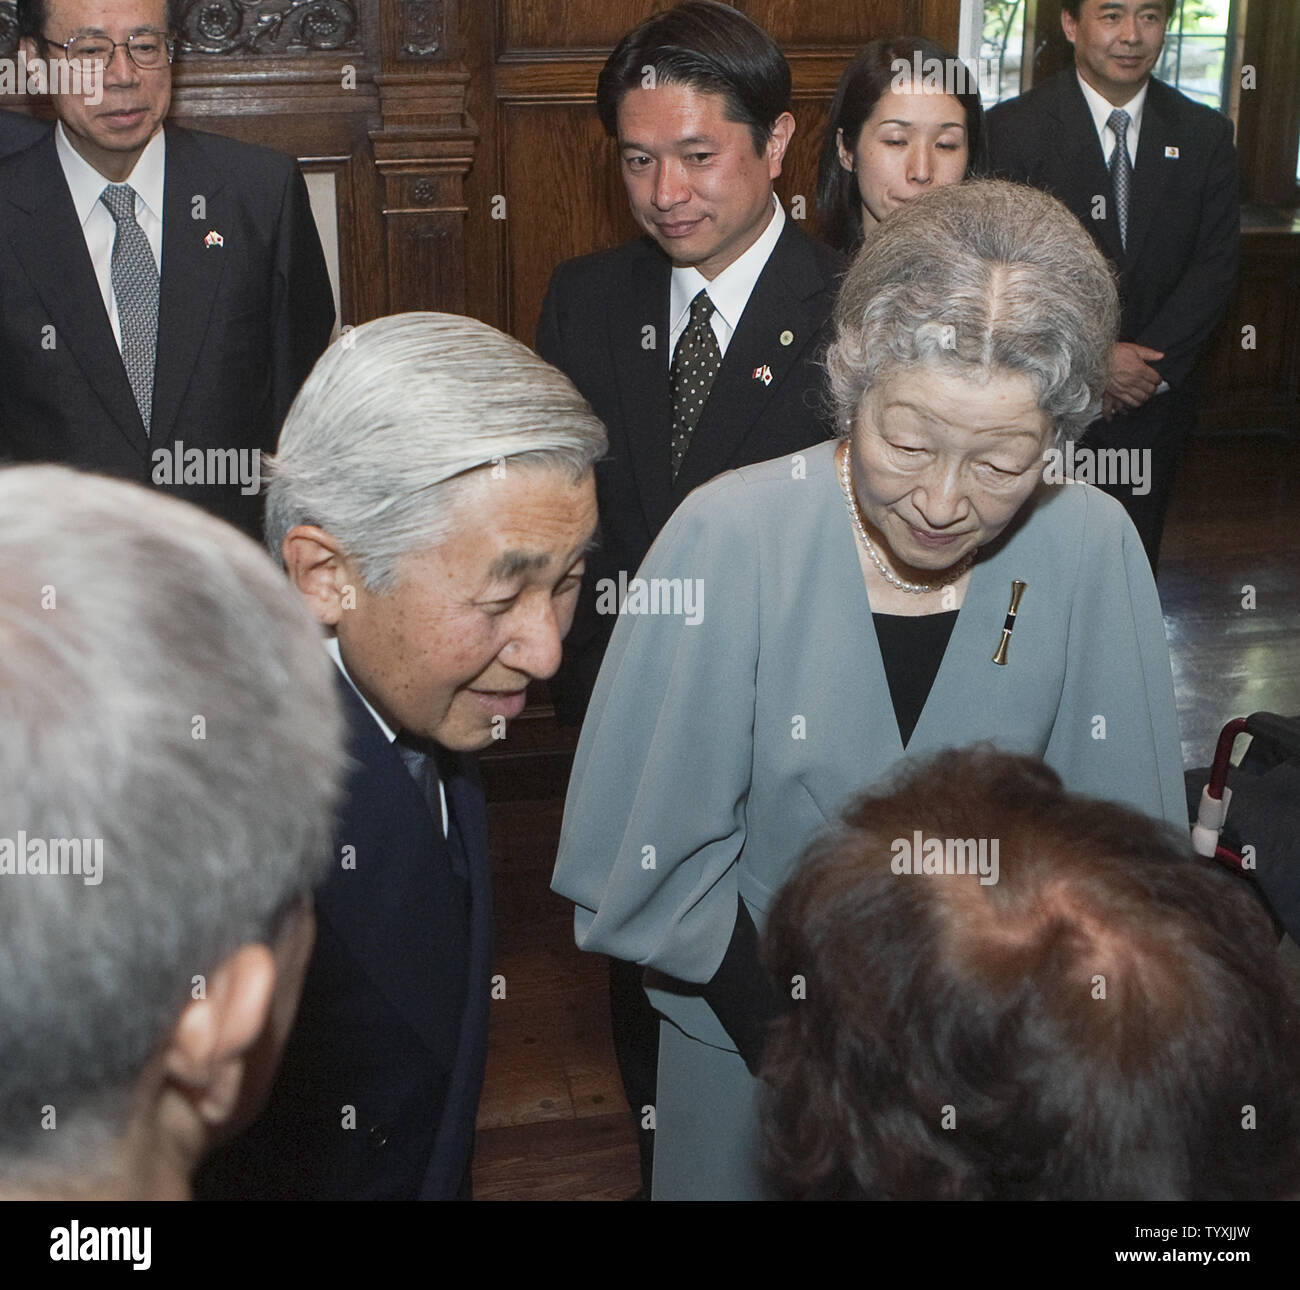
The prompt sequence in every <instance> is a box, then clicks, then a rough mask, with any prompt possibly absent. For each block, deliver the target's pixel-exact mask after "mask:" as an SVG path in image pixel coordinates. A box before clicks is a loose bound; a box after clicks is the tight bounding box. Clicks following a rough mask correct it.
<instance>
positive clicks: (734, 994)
mask: <svg viewBox="0 0 1300 1290" xmlns="http://www.w3.org/2000/svg"><path fill="white" fill-rule="evenodd" d="M703 994H704V999H705V1002H706V1003H707V1004H708V1005H709V1007H710V1008H712V1009H713V1012H714V1015H715V1016H716V1017H717V1018H718V1020H719V1021H720V1022H722V1026H723V1029H724V1030H725V1031H726V1032H727V1034H728V1035H729V1036H730V1037H731V1042H732V1043H733V1044H735V1045H736V1051H737V1052H738V1053H739V1054H740V1055H741V1057H742V1058H743V1059H744V1062H745V1065H746V1066H747V1067H748V1068H749V1073H750V1074H751V1075H757V1074H758V1068H759V1066H760V1065H761V1064H762V1060H763V1044H764V1041H765V1040H766V1038H767V1027H768V1024H769V1023H770V1022H772V1021H774V1020H775V1019H776V1018H777V1017H778V1016H779V1015H780V1014H781V1011H782V1001H781V997H780V995H778V994H777V991H776V987H775V986H774V985H773V984H772V980H771V978H770V977H769V976H768V974H767V970H766V969H765V968H764V967H763V964H762V961H761V959H760V957H759V952H758V929H757V928H756V927H755V926H754V920H753V919H752V918H751V917H750V916H749V910H748V909H747V908H746V907H745V902H744V900H743V899H741V898H740V897H737V898H736V925H735V927H734V928H733V929H732V933H731V943H730V944H729V945H728V946H727V952H726V954H725V955H724V956H723V959H722V963H721V964H720V965H719V967H718V970H717V971H716V972H715V973H714V974H713V980H712V981H710V982H709V983H708V985H706V986H705V987H704V990H703Z"/></svg>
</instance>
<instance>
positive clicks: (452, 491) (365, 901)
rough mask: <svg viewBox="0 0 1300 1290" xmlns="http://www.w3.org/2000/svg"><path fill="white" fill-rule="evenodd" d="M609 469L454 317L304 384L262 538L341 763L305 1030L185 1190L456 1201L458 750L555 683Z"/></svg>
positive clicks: (493, 731)
mask: <svg viewBox="0 0 1300 1290" xmlns="http://www.w3.org/2000/svg"><path fill="white" fill-rule="evenodd" d="M604 451H605V431H604V427H603V426H602V425H601V423H600V421H599V420H598V419H597V418H596V416H595V415H594V414H593V413H592V411H591V409H590V408H589V407H588V406H587V404H586V402H585V401H584V400H583V398H582V396H581V395H579V394H578V392H577V391H576V390H575V389H574V387H573V386H572V385H571V384H570V382H569V381H568V379H567V378H566V377H564V376H563V375H562V374H561V373H560V372H558V371H556V370H555V369H554V368H553V367H551V366H549V365H548V364H547V363H545V362H543V361H542V360H541V359H539V358H538V357H537V356H536V355H535V354H533V352H532V351H531V350H529V349H527V348H525V347H524V346H523V345H521V344H519V343H518V342H517V341H514V340H511V339H510V338H509V337H507V336H503V335H502V334H501V333H500V332H497V331H495V330H493V329H492V328H491V327H488V326H486V325H485V324H483V323H479V322H475V321H474V320H472V319H469V318H460V317H455V316H452V315H447V314H431V313H413V314H401V315H397V316H395V317H391V318H381V319H378V320H376V321H375V322H371V323H367V324H366V325H365V326H363V327H359V328H357V329H356V330H354V331H351V332H349V333H347V334H346V335H344V336H343V337H341V338H340V339H339V340H338V341H337V342H336V343H335V344H334V345H333V346H331V348H330V349H329V350H327V351H326V352H325V354H324V355H323V356H322V357H321V359H320V361H319V362H318V363H317V364H316V367H315V369H314V370H313V371H312V373H311V375H310V376H309V377H308V378H307V381H306V383H305V384H304V385H303V388H302V390H301V392H300V393H299V395H298V398H297V399H296V400H295V402H294V405H293V407H292V408H291V410H290V412H289V416H288V419H287V420H286V422H285V425H284V430H283V433H282V435H281V438H280V445H279V450H278V452H277V455H276V458H275V461H274V463H273V465H272V473H271V484H270V488H269V491H268V495H267V522H266V530H267V542H268V544H269V545H270V547H271V549H272V551H273V552H275V553H277V554H279V555H280V556H281V558H282V559H283V562H284V566H285V569H286V570H287V572H288V574H289V577H290V579H291V580H292V581H293V583H294V585H295V586H296V587H297V588H298V590H299V591H300V592H301V594H302V596H303V598H304V599H305V601H306V603H307V604H308V605H309V606H310V608H311V610H312V612H313V613H314V614H315V616H316V618H317V620H318V621H319V622H320V623H321V625H322V627H323V628H324V629H325V636H326V641H325V647H326V648H328V650H329V651H330V653H331V654H332V656H333V658H334V660H335V662H336V663H337V665H338V669H339V674H340V685H339V690H340V693H341V694H342V696H343V699H344V705H345V708H346V711H347V713H348V720H349V726H350V730H351V749H350V750H351V754H352V758H353V761H354V770H353V774H352V776H351V778H350V780H349V782H348V791H347V801H346V804H345V807H344V810H343V814H342V818H341V820H340V822H339V826H338V830H337V832H336V835H335V847H334V855H333V859H332V863H331V869H330V873H329V877H328V879H327V881H326V883H325V885H324V887H323V889H322V890H321V891H320V893H319V894H318V899H317V916H318V922H319V929H320V930H319V935H318V939H317V945H316V951H315V954H314V956H313V959H312V963H311V967H310V969H309V972H308V979H307V985H306V988H305V990H304V994H303V1005H302V1010H301V1014H300V1019H299V1024H298V1027H297V1029H296V1030H295V1032H294V1034H293V1036H292V1038H291V1040H290V1043H289V1047H288V1050H287V1052H286V1055H285V1060H284V1063H283V1066H282V1068H281V1073H280V1076H279V1079H278V1080H277V1083H276V1087H275V1088H274V1090H273V1091H272V1095H271V1100H270V1103H269V1105H268V1108H267V1111H266V1113H265V1115H264V1116H263V1117H262V1118H261V1120H260V1121H259V1122H258V1123H257V1124H255V1125H254V1126H253V1127H252V1129H251V1130H250V1131H249V1132H248V1133H247V1134H245V1135H244V1136H243V1137H242V1138H241V1139H239V1140H238V1141H237V1142H235V1143H233V1144H231V1146H230V1147H229V1148H228V1149H227V1150H226V1151H224V1152H222V1153H221V1155H220V1157H219V1158H215V1159H214V1160H213V1162H212V1164H211V1167H210V1168H209V1170H208V1171H207V1172H206V1175H205V1176H204V1178H203V1179H202V1180H201V1185H200V1188H199V1194H200V1195H202V1196H211V1197H213V1198H217V1197H228V1198H236V1197H249V1198H267V1199H270V1198H292V1199H322V1200H324V1199H336V1200H343V1199H376V1200H377V1199H394V1200H396V1199H406V1200H415V1199H423V1200H438V1199H452V1198H457V1197H467V1196H468V1195H469V1183H470V1178H469V1172H470V1171H469V1165H470V1157H471V1154H472V1150H473V1136H474V1118H475V1113H476V1110H477V1105H478V1096H479V1091H480V1088H481V1085H482V1079H483V1065H484V1059H485V1054H486V1046H487V1014H488V1005H489V998H490V973H491V942H492V925H491V905H490V895H489V882H488V864H487V845H486V829H485V823H484V818H483V797H482V790H481V788H480V786H479V782H478V779H477V774H476V771H475V768H474V763H473V758H472V757H471V756H469V755H468V754H472V753H473V752H474V751H475V750H478V749H481V748H484V747H486V746H488V745H489V744H490V743H491V742H492V740H493V739H494V738H500V737H502V736H504V734H505V730H506V724H507V722H508V721H509V720H510V719H511V718H513V717H516V716H518V715H519V713H520V712H521V711H522V709H523V706H524V699H525V691H526V689H527V687H528V684H529V682H530V681H533V680H537V679H543V678H546V677H549V676H551V675H552V674H553V673H554V672H555V670H556V668H557V667H558V666H559V662H560V642H561V640H562V638H563V637H564V635H565V633H566V632H567V631H568V629H569V625H570V623H571V621H572V618H573V610H574V603H575V600H576V598H577V593H578V587H579V585H580V583H581V581H582V574H583V569H584V561H585V555H586V552H587V549H588V547H589V546H590V544H591V540H592V536H593V532H594V530H595V526H596V495H595V484H594V480H593V471H592V466H593V463H594V462H595V461H596V459H597V458H598V457H600V456H601V455H602V454H603V453H604Z"/></svg>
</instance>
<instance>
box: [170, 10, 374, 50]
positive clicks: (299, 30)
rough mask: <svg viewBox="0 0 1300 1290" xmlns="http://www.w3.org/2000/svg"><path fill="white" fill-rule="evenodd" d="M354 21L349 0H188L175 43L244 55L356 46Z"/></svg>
mask: <svg viewBox="0 0 1300 1290" xmlns="http://www.w3.org/2000/svg"><path fill="white" fill-rule="evenodd" d="M358 27H359V22H358V17H357V9H356V6H355V5H354V4H352V3H350V0H190V3H189V4H188V5H187V6H186V8H185V10H184V12H183V14H182V17H181V22H180V49H181V50H182V51H183V52H184V53H194V54H206V55H210V56H217V55H220V56H229V55H235V54H238V55H242V56H245V57H247V56H249V55H252V56H258V55H283V54H306V53H315V52H317V51H328V50H336V49H360V48H361V41H360V33H359V31H358Z"/></svg>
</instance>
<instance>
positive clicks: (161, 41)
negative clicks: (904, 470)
mask: <svg viewBox="0 0 1300 1290" xmlns="http://www.w3.org/2000/svg"><path fill="white" fill-rule="evenodd" d="M41 39H42V40H43V41H44V42H45V43H46V44H47V45H53V46H54V47H55V48H56V49H61V50H63V52H64V54H66V55H67V58H68V61H69V62H70V63H80V64H81V66H82V67H85V68H88V69H89V68H92V67H98V68H104V67H107V66H108V64H109V63H111V62H112V61H113V53H114V51H115V50H117V49H119V48H121V49H125V50H126V53H127V57H128V58H130V60H131V61H132V62H133V63H134V64H135V65H136V66H137V67H138V68H139V69H140V70H141V71H142V72H149V71H154V70H155V69H157V68H159V67H162V66H163V65H164V64H166V63H170V62H171V61H172V57H173V56H174V55H175V53H176V42H175V41H174V40H171V39H169V38H168V37H167V36H165V35H164V34H163V33H162V32H161V31H133V32H132V33H131V34H130V35H129V36H128V37H127V38H126V39H125V40H109V38H108V37H107V36H73V38H72V39H71V40H69V41H66V42H63V41H58V40H51V39H50V38H49V37H48V36H42V37H41Z"/></svg>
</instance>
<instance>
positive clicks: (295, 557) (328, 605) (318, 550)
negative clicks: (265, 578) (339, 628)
mask: <svg viewBox="0 0 1300 1290" xmlns="http://www.w3.org/2000/svg"><path fill="white" fill-rule="evenodd" d="M280 558H281V560H283V561H284V568H285V572H286V573H287V574H288V575H289V581H290V582H292V583H293V585H294V586H295V587H297V588H298V590H299V591H300V592H301V593H302V595H303V598H304V599H305V600H306V601H307V605H308V607H309V608H310V609H311V611H312V613H313V614H315V615H316V620H317V622H319V623H321V624H323V625H324V626H326V627H333V626H334V625H335V624H337V623H338V621H339V619H340V618H341V617H342V614H343V597H344V596H345V595H346V594H347V589H348V588H349V587H350V586H354V585H355V575H354V574H353V572H352V569H351V564H350V562H349V560H348V559H347V557H346V556H345V555H344V553H343V548H342V547H341V546H340V545H339V544H338V542H336V541H335V540H334V538H333V537H332V536H331V535H330V534H329V533H327V532H326V531H325V530H324V529H322V528H317V527H316V525H314V524H295V525H294V527H293V528H291V529H290V530H289V531H288V533H286V534H285V535H284V541H283V542H282V543H281V544H280Z"/></svg>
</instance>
